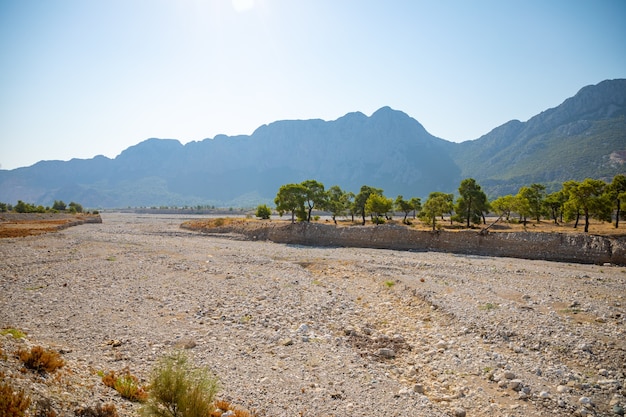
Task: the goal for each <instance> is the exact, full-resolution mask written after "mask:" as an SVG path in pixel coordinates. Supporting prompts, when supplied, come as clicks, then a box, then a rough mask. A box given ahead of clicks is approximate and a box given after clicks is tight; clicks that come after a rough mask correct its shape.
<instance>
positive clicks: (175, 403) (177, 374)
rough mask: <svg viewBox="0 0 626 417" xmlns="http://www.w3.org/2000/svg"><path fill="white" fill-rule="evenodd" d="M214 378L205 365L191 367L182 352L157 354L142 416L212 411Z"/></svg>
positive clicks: (181, 416)
mask: <svg viewBox="0 0 626 417" xmlns="http://www.w3.org/2000/svg"><path fill="white" fill-rule="evenodd" d="M217 390H218V380H217V377H215V376H214V375H213V374H212V373H211V372H210V371H209V370H208V369H206V368H193V367H192V366H191V365H190V364H189V362H188V359H187V356H186V355H185V354H184V353H183V352H177V353H175V354H173V355H169V356H165V357H163V358H161V359H160V360H159V362H158V364H157V366H156V367H155V369H154V370H153V372H152V378H151V381H150V395H149V398H148V403H147V404H146V406H145V407H144V408H143V409H142V414H143V415H144V416H146V417H151V416H155V417H200V416H202V417H206V416H208V415H210V414H211V412H212V411H213V408H214V405H213V399H214V397H215V394H216V393H217Z"/></svg>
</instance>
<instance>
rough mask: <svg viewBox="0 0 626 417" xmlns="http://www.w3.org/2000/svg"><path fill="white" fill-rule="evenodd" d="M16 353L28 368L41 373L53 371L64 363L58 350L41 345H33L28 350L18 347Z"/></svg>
mask: <svg viewBox="0 0 626 417" xmlns="http://www.w3.org/2000/svg"><path fill="white" fill-rule="evenodd" d="M16 355H17V357H18V358H19V360H21V361H22V363H24V366H26V367H27V368H28V369H32V370H34V371H37V372H39V373H42V374H43V373H46V372H48V373H50V372H54V371H56V370H57V369H58V368H61V367H62V366H63V365H64V364H65V362H64V361H63V359H62V358H61V355H59V353H58V352H55V351H53V350H49V349H44V348H43V347H41V346H33V347H32V348H31V349H30V351H29V350H26V349H19V350H18V351H17V352H16Z"/></svg>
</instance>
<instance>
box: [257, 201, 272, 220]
mask: <svg viewBox="0 0 626 417" xmlns="http://www.w3.org/2000/svg"><path fill="white" fill-rule="evenodd" d="M271 215H272V210H271V209H270V208H269V207H268V206H267V205H266V204H260V205H259V206H257V208H256V216H257V217H259V218H261V219H264V220H267V219H269V218H270V216H271Z"/></svg>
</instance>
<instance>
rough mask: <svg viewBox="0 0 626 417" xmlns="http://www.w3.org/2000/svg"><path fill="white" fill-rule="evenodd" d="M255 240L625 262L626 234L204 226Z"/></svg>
mask: <svg viewBox="0 0 626 417" xmlns="http://www.w3.org/2000/svg"><path fill="white" fill-rule="evenodd" d="M203 232H207V233H237V234H242V235H244V236H246V238H247V239H252V240H270V241H273V242H277V243H287V244H299V245H310V246H346V247H363V248H377V249H396V250H414V251H435V252H450V253H458V254H466V255H484V256H503V257H512V258H522V259H537V260H549V261H559V262H576V263H589V264H603V263H612V264H616V265H626V239H625V238H624V237H606V236H597V235H589V234H582V233H576V234H573V233H533V232H492V233H487V234H483V235H481V234H480V233H478V232H476V231H472V230H468V231H460V232H446V231H439V232H429V231H419V230H412V229H409V228H406V227H403V226H397V225H379V226H350V227H336V226H333V225H327V224H319V223H296V224H285V223H271V222H268V223H248V224H234V225H228V226H223V227H220V228H214V229H206V230H203Z"/></svg>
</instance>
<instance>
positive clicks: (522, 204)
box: [513, 186, 532, 227]
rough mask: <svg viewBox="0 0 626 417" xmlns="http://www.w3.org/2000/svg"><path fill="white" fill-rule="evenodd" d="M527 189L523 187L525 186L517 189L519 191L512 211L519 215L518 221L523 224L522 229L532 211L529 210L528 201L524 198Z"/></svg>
mask: <svg viewBox="0 0 626 417" xmlns="http://www.w3.org/2000/svg"><path fill="white" fill-rule="evenodd" d="M527 189H528V187H525V186H524V187H522V188H520V189H519V191H518V192H517V194H516V195H515V200H514V209H513V211H515V212H516V213H517V214H519V218H520V221H521V222H522V223H523V224H524V227H526V223H527V222H528V217H530V216H531V215H532V211H531V208H530V201H529V200H528V198H526V196H525V195H526V193H527V191H526V190H527Z"/></svg>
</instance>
